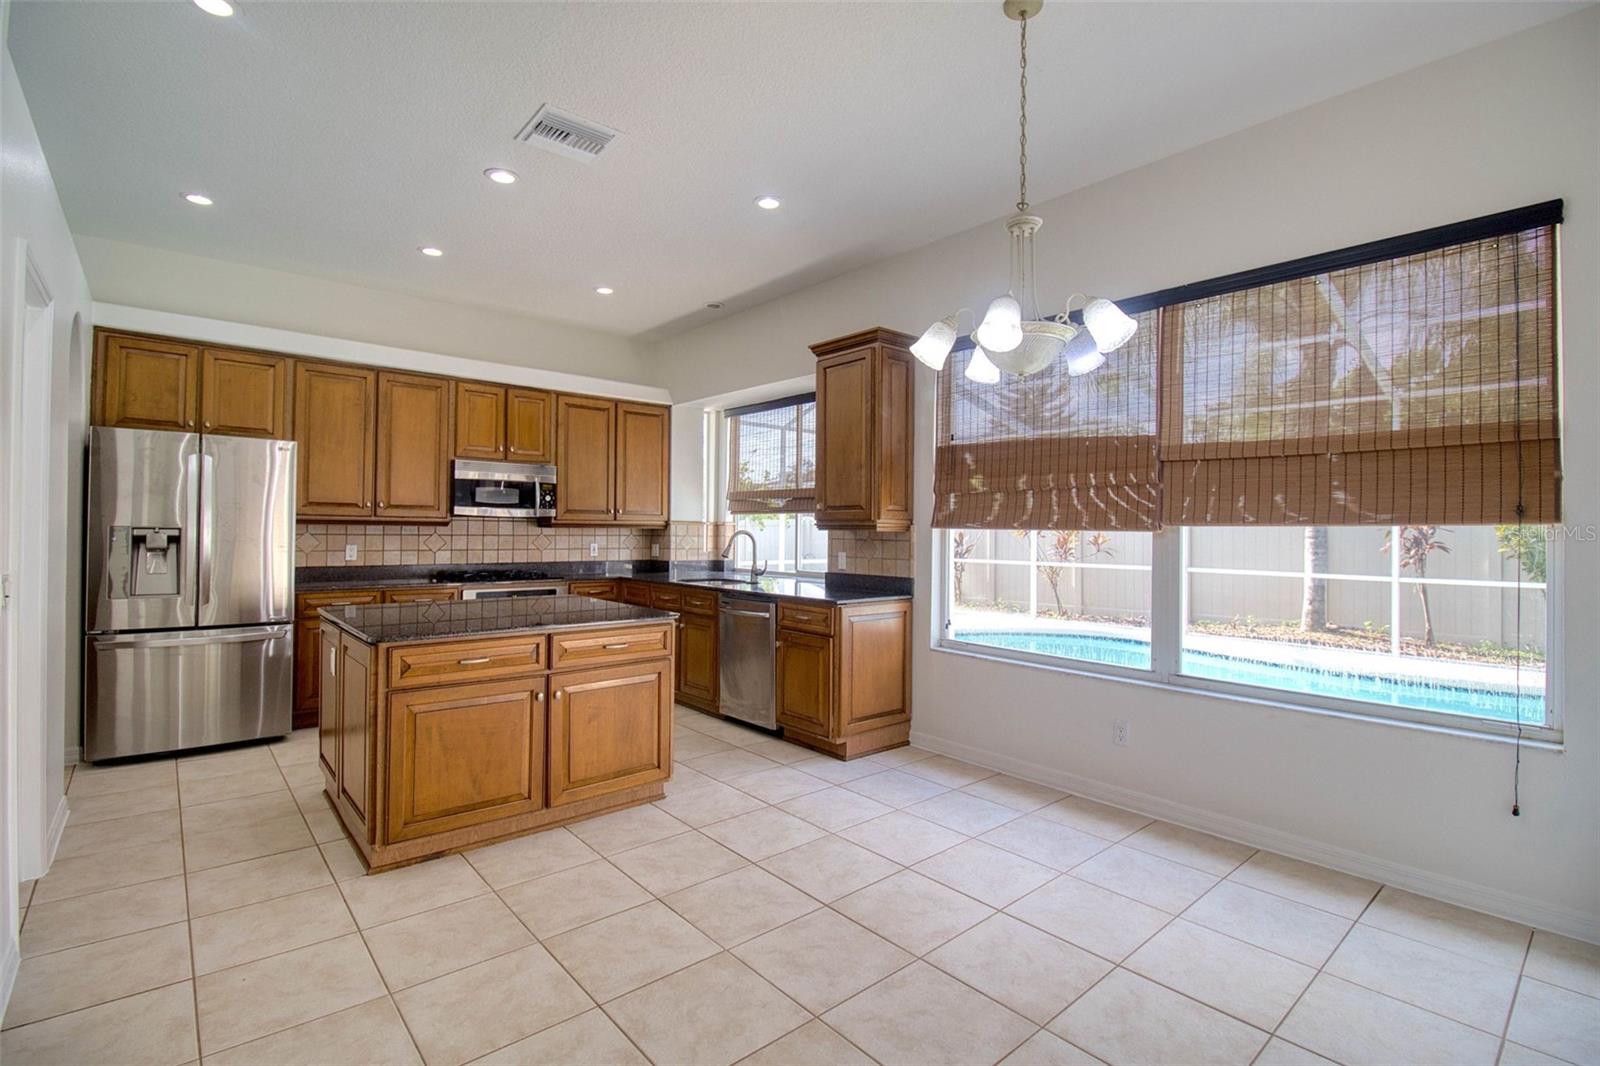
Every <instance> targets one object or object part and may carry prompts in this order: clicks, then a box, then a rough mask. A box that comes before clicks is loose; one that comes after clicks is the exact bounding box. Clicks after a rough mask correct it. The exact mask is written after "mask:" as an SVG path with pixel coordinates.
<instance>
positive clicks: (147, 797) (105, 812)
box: [67, 778, 178, 825]
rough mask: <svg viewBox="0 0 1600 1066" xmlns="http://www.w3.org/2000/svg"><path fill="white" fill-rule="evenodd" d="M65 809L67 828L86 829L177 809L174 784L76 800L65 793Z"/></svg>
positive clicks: (75, 797) (89, 796) (93, 795)
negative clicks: (90, 826) (69, 812)
mask: <svg viewBox="0 0 1600 1066" xmlns="http://www.w3.org/2000/svg"><path fill="white" fill-rule="evenodd" d="M67 806H68V807H69V808H70V809H71V810H72V819H71V821H70V822H69V823H68V824H69V825H90V824H92V823H94V822H106V821H112V820H114V819H120V818H127V817H130V816H132V815H135V814H150V813H152V812H154V811H175V810H177V809H178V782H177V778H173V780H172V782H171V783H170V784H160V785H153V786H151V787H149V788H136V789H132V790H130V791H128V792H107V793H103V794H100V795H95V794H92V793H91V794H90V795H86V796H80V795H78V794H77V793H76V792H69V793H68V799H67Z"/></svg>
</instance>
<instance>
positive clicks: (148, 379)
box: [95, 334, 200, 432]
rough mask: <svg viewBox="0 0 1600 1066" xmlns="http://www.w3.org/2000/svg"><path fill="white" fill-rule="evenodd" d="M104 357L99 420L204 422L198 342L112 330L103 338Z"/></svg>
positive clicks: (128, 425) (150, 425)
mask: <svg viewBox="0 0 1600 1066" xmlns="http://www.w3.org/2000/svg"><path fill="white" fill-rule="evenodd" d="M99 362H100V367H99V369H100V383H99V386H98V388H97V390H96V395H97V396H98V397H99V398H100V403H99V410H98V414H97V417H96V418H95V421H96V423H98V424H99V425H103V426H120V427H122V428H124V429H167V430H177V431H183V432H187V431H190V430H194V429H197V428H199V427H198V426H196V424H195V415H196V409H197V407H198V406H199V398H200V351H199V349H198V348H196V347H195V346H193V345H190V344H177V343H174V342H171V341H159V340H149V339H146V338H144V337H123V336H117V335H115V334H108V335H105V336H103V337H102V338H101V357H100V360H99Z"/></svg>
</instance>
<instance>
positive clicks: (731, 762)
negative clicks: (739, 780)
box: [684, 748, 778, 782]
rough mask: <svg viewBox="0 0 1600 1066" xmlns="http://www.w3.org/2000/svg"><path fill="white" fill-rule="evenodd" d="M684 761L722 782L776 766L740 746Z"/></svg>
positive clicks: (692, 767)
mask: <svg viewBox="0 0 1600 1066" xmlns="http://www.w3.org/2000/svg"><path fill="white" fill-rule="evenodd" d="M684 761H685V762H687V763H688V764H689V766H690V768H691V769H694V770H697V771H699V772H700V773H702V774H705V775H706V776H707V777H710V778H714V779H716V780H718V781H722V782H728V781H731V780H733V779H734V778H735V777H743V776H744V775H745V774H753V773H756V772H758V771H761V770H773V769H776V768H777V766H778V764H777V763H775V762H773V761H772V760H771V759H766V758H762V757H761V756H760V755H753V754H751V753H750V752H748V751H745V750H744V749H742V748H730V749H729V750H727V751H719V752H714V753H712V754H710V755H701V756H699V757H698V758H694V759H685V760H684Z"/></svg>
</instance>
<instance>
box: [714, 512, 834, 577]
mask: <svg viewBox="0 0 1600 1066" xmlns="http://www.w3.org/2000/svg"><path fill="white" fill-rule="evenodd" d="M749 518H776V519H778V520H780V521H782V522H785V523H787V522H789V521H790V520H791V519H792V520H793V525H792V526H791V527H790V529H789V532H788V535H787V536H785V537H783V538H781V539H782V540H783V541H784V542H785V545H784V546H785V548H786V549H787V550H788V551H789V552H790V553H791V554H792V555H793V559H792V560H791V561H792V562H793V563H794V569H792V570H783V569H776V570H774V569H772V568H771V564H772V563H773V562H774V560H770V559H769V560H765V561H766V562H767V563H768V564H769V567H768V570H767V571H766V572H767V573H768V574H770V575H772V576H773V577H818V576H820V575H822V574H824V573H826V572H827V569H828V552H827V549H826V548H824V549H823V553H822V569H820V570H801V569H800V562H801V558H800V520H801V519H803V518H810V519H811V520H812V522H813V524H814V523H815V522H816V516H815V515H813V514H809V513H807V512H804V511H773V512H770V513H763V514H730V515H729V516H728V519H729V524H731V525H732V526H733V528H734V529H736V530H737V529H739V528H740V526H739V523H740V521H742V520H744V519H749ZM816 532H817V533H819V534H821V535H822V537H823V538H824V540H826V538H827V536H828V531H827V530H825V529H818V530H816ZM742 549H743V545H735V546H734V553H733V557H732V558H731V559H730V560H729V562H730V563H731V564H732V565H734V566H735V567H738V566H740V565H749V564H748V563H744V564H741V563H740V562H739V552H740V551H741V550H742ZM761 561H763V560H757V562H761Z"/></svg>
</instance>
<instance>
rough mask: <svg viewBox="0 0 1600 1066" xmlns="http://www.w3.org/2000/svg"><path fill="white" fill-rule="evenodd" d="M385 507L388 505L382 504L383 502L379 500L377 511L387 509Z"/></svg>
mask: <svg viewBox="0 0 1600 1066" xmlns="http://www.w3.org/2000/svg"><path fill="white" fill-rule="evenodd" d="M387 506H389V505H388V504H386V503H384V502H383V501H382V500H379V501H378V510H380V511H381V510H383V509H384V508H385V507H387Z"/></svg>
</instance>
